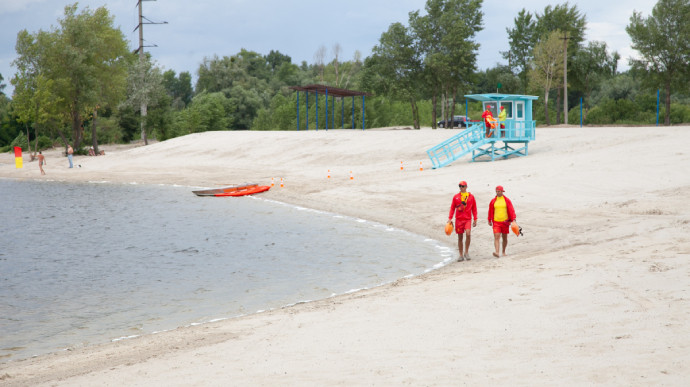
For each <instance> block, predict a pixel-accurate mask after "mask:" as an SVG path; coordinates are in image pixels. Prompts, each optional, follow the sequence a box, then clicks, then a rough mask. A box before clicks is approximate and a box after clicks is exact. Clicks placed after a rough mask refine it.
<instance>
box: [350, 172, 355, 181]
mask: <svg viewBox="0 0 690 387" xmlns="http://www.w3.org/2000/svg"><path fill="white" fill-rule="evenodd" d="M354 179H355V178H354V177H353V176H352V171H350V180H354Z"/></svg>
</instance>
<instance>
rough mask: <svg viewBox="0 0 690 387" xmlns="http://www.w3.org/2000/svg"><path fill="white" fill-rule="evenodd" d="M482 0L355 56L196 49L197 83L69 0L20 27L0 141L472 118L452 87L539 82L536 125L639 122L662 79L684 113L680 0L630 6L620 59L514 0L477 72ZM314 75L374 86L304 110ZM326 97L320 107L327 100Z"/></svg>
mask: <svg viewBox="0 0 690 387" xmlns="http://www.w3.org/2000/svg"><path fill="white" fill-rule="evenodd" d="M482 5H483V2H482V0H428V1H427V2H426V5H425V9H424V12H422V11H421V10H416V11H412V12H410V13H409V18H408V20H407V21H406V22H405V21H400V22H396V23H393V24H391V25H390V26H389V27H388V29H387V30H386V31H383V32H382V34H381V37H380V39H379V42H378V44H377V45H376V46H374V47H373V49H372V54H371V55H370V56H369V57H366V58H362V57H361V54H359V52H355V55H354V56H353V58H352V59H350V60H343V58H342V55H341V54H342V47H341V46H340V45H339V44H337V43H336V44H334V45H333V46H332V47H331V48H330V49H328V48H326V47H325V46H321V47H319V48H318V49H317V50H316V52H315V55H314V61H313V63H311V64H309V63H307V62H306V61H303V62H302V63H301V64H295V63H292V60H291V58H290V57H289V56H287V55H285V54H283V53H281V52H279V51H277V50H274V51H271V52H269V53H268V54H267V55H262V54H259V53H257V52H254V51H249V50H244V49H243V50H241V51H240V52H239V53H236V54H232V55H229V56H222V57H219V56H217V55H214V56H213V57H210V58H203V60H202V62H201V63H200V65H199V68H198V70H197V72H196V75H197V79H196V83H195V84H194V85H192V76H191V74H190V73H189V72H181V73H179V74H177V73H176V72H175V71H174V70H167V71H163V70H162V69H161V68H160V66H158V64H157V63H156V62H155V60H154V59H153V58H152V57H151V56H150V55H147V56H146V57H145V58H144V60H140V59H139V58H138V57H137V56H136V55H135V54H133V53H131V52H130V51H129V50H128V49H127V45H128V43H127V41H126V40H125V38H124V34H123V33H122V32H121V31H120V30H119V29H118V28H115V27H113V17H112V16H111V15H110V13H109V11H108V10H107V8H106V7H105V6H104V7H99V8H97V9H94V10H92V9H90V8H88V7H87V8H85V9H82V10H81V11H79V9H78V7H77V4H73V5H69V6H67V7H65V10H64V16H63V17H62V18H61V19H59V20H58V25H57V26H56V27H52V29H51V30H49V31H43V30H41V31H38V32H33V33H31V32H28V31H26V30H23V31H20V32H19V33H18V34H17V43H16V51H17V55H18V57H17V59H16V60H15V61H14V62H13V64H14V65H15V67H16V68H17V72H16V74H14V76H13V77H12V78H11V80H10V82H11V83H12V85H13V86H14V93H13V95H12V98H11V99H10V98H9V97H8V96H6V95H5V94H4V92H3V90H4V88H5V85H4V82H5V80H4V78H3V77H2V74H0V147H3V148H5V149H4V150H8V149H9V148H10V147H11V146H22V147H23V148H24V149H29V148H30V149H32V150H33V151H37V150H39V149H43V148H46V147H50V146H53V145H61V146H65V145H66V144H68V143H70V144H72V145H73V146H74V148H75V149H76V150H77V152H80V151H81V152H83V151H84V148H85V147H86V146H88V145H90V146H93V147H95V148H96V149H97V148H98V144H99V143H104V142H107V143H118V142H130V141H134V140H143V141H146V140H147V138H148V137H151V138H154V139H156V140H165V139H169V138H172V137H177V136H182V135H185V134H189V133H195V132H203V131H209V130H295V129H297V111H296V109H297V106H299V109H300V111H299V116H300V117H301V119H302V121H303V122H304V120H305V118H306V116H307V114H308V115H309V122H308V123H306V124H304V123H301V124H300V126H301V127H302V128H304V127H305V126H306V127H309V128H310V129H315V128H316V122H317V119H318V122H319V123H320V125H321V127H323V126H324V124H322V123H324V122H326V119H328V120H329V122H336V123H338V124H337V125H336V126H337V127H339V126H340V123H341V122H343V121H345V122H348V123H349V122H352V121H354V122H355V123H356V126H357V127H361V116H362V114H365V115H366V119H367V126H368V127H386V126H400V125H405V126H411V127H414V128H420V127H421V126H432V127H436V122H437V121H438V120H449V119H450V117H452V116H454V115H457V114H461V115H464V114H465V112H466V111H467V112H468V113H469V115H470V117H471V118H474V119H477V118H478V117H479V115H480V114H481V105H480V104H479V103H471V102H470V103H466V101H465V98H464V97H463V95H465V94H470V93H472V94H477V93H491V92H497V91H498V92H501V93H506V94H531V95H538V96H539V97H540V102H541V103H539V104H536V105H535V111H534V116H535V117H536V119H537V121H538V122H539V123H540V124H542V123H543V124H546V125H552V124H559V123H569V124H577V123H579V122H580V119H581V118H582V119H583V120H584V121H585V123H586V124H592V125H603V124H647V125H649V124H654V123H655V119H656V106H657V90H660V96H661V98H662V102H663V108H662V109H661V111H662V114H663V122H664V124H665V125H671V124H676V123H682V122H685V123H687V122H690V98H689V96H688V91H690V90H689V86H688V85H690V82H688V80H690V66H688V63H689V61H690V24H688V23H686V22H685V21H686V20H688V19H689V18H688V17H690V0H659V1H658V2H657V4H656V5H655V6H654V9H653V11H652V14H651V15H648V16H645V15H642V14H640V13H639V12H633V14H632V16H631V17H630V22H629V24H628V25H627V27H626V32H627V33H628V35H629V36H630V38H631V40H632V42H633V48H634V49H635V50H636V51H637V53H638V57H637V59H631V60H630V69H629V70H628V71H625V72H620V71H619V70H618V63H619V61H620V60H621V58H620V55H619V54H618V53H617V52H615V51H611V50H610V49H609V47H608V46H607V44H606V43H605V42H603V41H596V40H594V41H589V42H587V43H586V44H585V42H584V37H585V30H586V28H587V21H586V15H584V14H583V13H582V12H581V11H580V10H578V8H577V5H572V6H571V5H570V4H569V3H567V2H566V3H564V4H561V5H556V6H550V5H549V6H547V7H545V8H544V9H543V10H535V11H532V10H527V9H522V10H521V11H520V12H519V13H518V14H517V15H516V17H515V18H514V20H513V21H514V24H513V25H512V26H510V27H507V28H506V33H507V36H508V42H509V50H508V51H506V52H502V53H501V54H502V57H503V59H504V60H506V61H507V64H499V63H497V64H496V65H495V66H494V67H492V68H489V69H486V70H483V71H479V70H477V63H476V62H477V55H478V52H479V50H480V49H482V48H481V45H480V44H479V43H478V42H476V40H475V36H476V33H477V32H478V31H480V30H481V29H482V28H484V25H483V16H484V14H483V11H482ZM314 83H318V84H325V85H329V86H332V87H338V88H347V89H353V90H360V91H366V92H369V93H371V94H373V95H374V96H373V97H368V98H367V103H366V106H364V105H363V104H360V103H354V102H351V101H348V100H346V99H341V100H333V99H331V100H330V102H328V101H326V100H325V97H323V96H319V97H318V98H319V101H320V102H319V105H320V106H322V108H321V109H319V111H316V110H315V105H316V103H315V102H316V101H315V100H314V99H315V98H317V97H315V96H314V95H311V96H309V98H310V102H309V112H307V106H306V104H305V103H304V102H305V96H304V95H301V96H300V97H301V102H300V103H299V105H298V103H297V102H298V101H297V100H296V99H297V94H296V93H295V92H294V91H292V90H291V89H290V86H304V85H307V84H314ZM301 94H303V93H301ZM581 99H582V100H583V101H584V106H583V117H580V100H581ZM336 102H337V103H338V106H337V108H336V109H331V108H329V110H330V111H331V114H333V116H332V117H330V118H326V117H325V109H324V108H323V106H324V104H325V103H329V104H330V105H329V106H335V103H336ZM142 104H145V105H146V106H148V109H147V110H148V111H147V112H146V114H145V115H144V114H141V113H142V112H141V111H140V110H141V106H142ZM362 109H365V110H366V111H362ZM353 111H354V113H353ZM353 114H354V116H353ZM566 117H567V122H566V121H565V120H566ZM142 120H143V121H144V122H142ZM330 120H333V121H330ZM451 121H452V120H451ZM344 126H345V127H350V126H349V125H344Z"/></svg>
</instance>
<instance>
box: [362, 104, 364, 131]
mask: <svg viewBox="0 0 690 387" xmlns="http://www.w3.org/2000/svg"><path fill="white" fill-rule="evenodd" d="M364 97H365V96H362V130H364Z"/></svg>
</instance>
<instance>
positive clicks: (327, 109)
mask: <svg viewBox="0 0 690 387" xmlns="http://www.w3.org/2000/svg"><path fill="white" fill-rule="evenodd" d="M326 130H328V89H326Z"/></svg>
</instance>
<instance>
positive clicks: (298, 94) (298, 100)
mask: <svg viewBox="0 0 690 387" xmlns="http://www.w3.org/2000/svg"><path fill="white" fill-rule="evenodd" d="M297 130H299V91H298V92H297Z"/></svg>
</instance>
